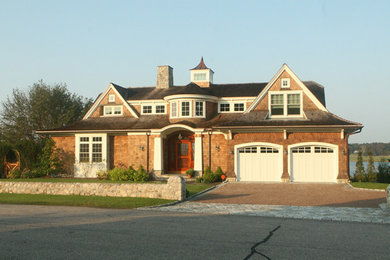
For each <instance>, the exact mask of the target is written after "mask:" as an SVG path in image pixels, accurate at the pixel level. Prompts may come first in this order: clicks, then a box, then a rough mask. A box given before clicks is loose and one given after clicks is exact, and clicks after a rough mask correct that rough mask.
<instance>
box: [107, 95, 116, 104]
mask: <svg viewBox="0 0 390 260" xmlns="http://www.w3.org/2000/svg"><path fill="white" fill-rule="evenodd" d="M108 102H110V103H111V102H115V95H114V94H110V95H108Z"/></svg>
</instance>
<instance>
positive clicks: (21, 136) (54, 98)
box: [0, 80, 92, 177]
mask: <svg viewBox="0 0 390 260" xmlns="http://www.w3.org/2000/svg"><path fill="white" fill-rule="evenodd" d="M91 104H92V99H90V98H85V97H82V96H79V95H77V94H75V93H71V92H70V91H69V90H68V87H67V85H66V84H64V83H54V84H47V83H45V82H44V81H43V80H40V81H38V82H37V83H34V84H33V85H32V86H30V87H29V88H28V89H27V90H25V91H22V90H20V89H14V90H13V91H12V94H11V95H10V96H9V97H7V99H6V100H5V101H2V102H1V106H0V109H1V110H0V177H4V171H5V169H4V158H6V156H7V153H8V152H9V151H10V150H16V151H18V153H19V154H20V160H21V168H22V169H29V170H32V169H34V168H40V169H50V168H52V167H50V165H47V164H50V163H53V162H52V160H51V159H52V155H51V154H52V152H53V151H54V147H53V143H51V142H50V138H49V136H41V135H37V134H36V133H35V130H38V129H39V130H43V129H55V128H59V127H62V126H65V125H67V124H70V123H73V122H75V121H78V120H80V119H82V117H83V116H84V114H85V113H86V112H87V110H88V109H89V108H90V106H91ZM43 164H45V165H43Z"/></svg>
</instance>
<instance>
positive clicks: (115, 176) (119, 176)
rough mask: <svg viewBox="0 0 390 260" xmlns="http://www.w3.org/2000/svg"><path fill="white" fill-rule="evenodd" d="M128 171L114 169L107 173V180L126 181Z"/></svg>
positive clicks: (128, 177)
mask: <svg viewBox="0 0 390 260" xmlns="http://www.w3.org/2000/svg"><path fill="white" fill-rule="evenodd" d="M129 175H130V174H129V171H128V170H126V169H124V168H114V169H112V170H109V171H108V179H109V180H112V181H128V180H129V179H130V176H129Z"/></svg>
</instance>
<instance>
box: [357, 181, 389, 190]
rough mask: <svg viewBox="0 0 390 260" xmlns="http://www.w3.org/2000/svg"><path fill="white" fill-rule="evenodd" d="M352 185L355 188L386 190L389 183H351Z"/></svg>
mask: <svg viewBox="0 0 390 260" xmlns="http://www.w3.org/2000/svg"><path fill="white" fill-rule="evenodd" d="M351 185H352V186H353V187H355V188H363V189H378V190H386V188H387V186H389V183H376V182H351Z"/></svg>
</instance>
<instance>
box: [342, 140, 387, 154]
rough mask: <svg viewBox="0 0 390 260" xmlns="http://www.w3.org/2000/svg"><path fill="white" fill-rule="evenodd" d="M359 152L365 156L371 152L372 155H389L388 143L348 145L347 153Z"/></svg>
mask: <svg viewBox="0 0 390 260" xmlns="http://www.w3.org/2000/svg"><path fill="white" fill-rule="evenodd" d="M355 151H361V152H362V155H367V156H368V153H369V152H371V153H372V155H374V156H375V155H390V143H363V144H357V143H354V144H349V153H350V154H352V153H354V152H355Z"/></svg>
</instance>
